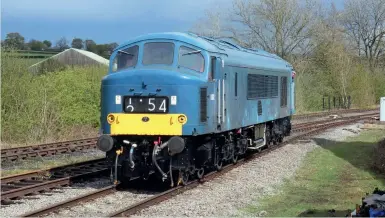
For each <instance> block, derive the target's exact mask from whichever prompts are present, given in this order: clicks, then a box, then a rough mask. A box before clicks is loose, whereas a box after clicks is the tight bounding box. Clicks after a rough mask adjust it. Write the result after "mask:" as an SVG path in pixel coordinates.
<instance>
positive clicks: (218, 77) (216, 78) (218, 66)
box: [209, 57, 226, 132]
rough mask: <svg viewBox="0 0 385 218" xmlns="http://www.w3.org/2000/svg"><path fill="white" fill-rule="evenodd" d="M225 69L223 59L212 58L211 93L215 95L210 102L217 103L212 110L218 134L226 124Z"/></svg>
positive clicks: (214, 125)
mask: <svg viewBox="0 0 385 218" xmlns="http://www.w3.org/2000/svg"><path fill="white" fill-rule="evenodd" d="M223 69H224V62H223V59H222V58H221V57H211V71H212V75H211V76H212V79H211V85H212V89H211V90H212V92H211V93H213V94H212V95H213V97H211V99H210V100H214V101H215V103H214V105H213V106H214V107H213V108H212V109H213V110H212V114H213V115H214V117H213V118H214V119H212V121H213V127H214V131H216V132H218V131H221V130H223V127H224V124H225V122H226V83H225V79H226V78H225V77H224V73H223ZM209 80H210V78H209Z"/></svg>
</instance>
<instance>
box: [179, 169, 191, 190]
mask: <svg viewBox="0 0 385 218" xmlns="http://www.w3.org/2000/svg"><path fill="white" fill-rule="evenodd" d="M189 175H190V174H189V172H188V171H187V172H182V171H179V182H178V183H179V184H181V185H183V186H185V185H187V183H188V179H189Z"/></svg>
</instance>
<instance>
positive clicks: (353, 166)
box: [241, 130, 385, 216]
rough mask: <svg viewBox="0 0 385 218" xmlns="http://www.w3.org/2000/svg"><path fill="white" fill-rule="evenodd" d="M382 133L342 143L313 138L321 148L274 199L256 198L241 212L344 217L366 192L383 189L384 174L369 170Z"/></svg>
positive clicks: (384, 182) (370, 132)
mask: <svg viewBox="0 0 385 218" xmlns="http://www.w3.org/2000/svg"><path fill="white" fill-rule="evenodd" d="M383 137H385V131H384V130H370V131H365V132H362V133H361V134H360V135H359V136H357V137H352V138H349V139H348V140H346V141H344V142H333V141H328V140H324V139H316V141H317V143H318V144H319V145H320V146H321V148H317V149H315V150H314V151H312V152H311V153H309V154H308V155H307V156H306V158H305V160H304V163H303V165H302V167H301V168H300V169H299V170H298V171H297V173H296V175H295V176H294V177H293V178H292V179H290V181H286V182H285V183H284V185H283V186H282V187H281V188H279V189H280V192H279V193H277V194H276V195H273V196H268V197H265V198H262V199H259V200H258V202H259V204H252V205H248V206H246V207H245V208H244V209H243V210H241V212H243V213H245V214H246V215H248V216H249V215H256V216H258V215H259V213H260V212H261V211H266V212H267V214H266V216H330V215H329V214H328V212H327V211H328V210H331V209H334V210H336V216H345V215H346V213H347V210H348V209H354V208H355V205H356V204H360V202H361V198H362V197H364V196H365V194H366V193H372V192H373V190H374V188H376V187H379V188H380V189H384V188H385V175H381V174H379V173H376V172H374V171H373V170H372V165H371V164H372V160H371V157H372V156H373V148H374V147H375V145H376V142H378V141H379V140H380V139H382V138H383Z"/></svg>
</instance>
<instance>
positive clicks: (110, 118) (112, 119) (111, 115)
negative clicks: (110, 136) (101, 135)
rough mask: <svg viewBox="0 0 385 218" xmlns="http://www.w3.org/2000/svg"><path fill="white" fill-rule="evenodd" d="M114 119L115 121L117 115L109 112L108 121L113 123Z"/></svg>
mask: <svg viewBox="0 0 385 218" xmlns="http://www.w3.org/2000/svg"><path fill="white" fill-rule="evenodd" d="M114 121H115V116H114V115H113V114H109V115H108V116H107V122H108V123H109V124H112V123H113V122H114Z"/></svg>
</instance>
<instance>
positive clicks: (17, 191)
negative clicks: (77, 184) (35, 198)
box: [1, 158, 109, 204]
mask: <svg viewBox="0 0 385 218" xmlns="http://www.w3.org/2000/svg"><path fill="white" fill-rule="evenodd" d="M108 172H109V171H108V170H107V165H106V162H105V159H104V158H101V159H96V160H91V161H86V162H82V163H78V164H72V165H66V166H61V167H56V168H52V169H49V170H42V171H34V172H29V173H24V174H18V175H14V176H9V177H4V178H1V203H2V204H9V203H12V200H15V199H20V198H22V197H24V196H28V195H33V194H37V193H40V192H46V191H49V190H51V189H54V188H58V187H62V186H68V185H70V184H71V183H72V182H74V181H77V180H79V179H83V178H86V179H89V178H90V177H93V176H100V175H103V174H107V173H108Z"/></svg>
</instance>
